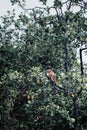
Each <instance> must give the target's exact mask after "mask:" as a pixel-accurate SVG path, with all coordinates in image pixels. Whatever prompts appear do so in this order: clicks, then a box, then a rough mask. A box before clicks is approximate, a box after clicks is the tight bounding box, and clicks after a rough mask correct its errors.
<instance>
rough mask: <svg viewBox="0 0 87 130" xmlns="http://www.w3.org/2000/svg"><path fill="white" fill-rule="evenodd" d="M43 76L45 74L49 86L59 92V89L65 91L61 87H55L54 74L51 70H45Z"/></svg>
mask: <svg viewBox="0 0 87 130" xmlns="http://www.w3.org/2000/svg"><path fill="white" fill-rule="evenodd" d="M45 74H46V77H47V78H48V79H49V80H50V82H51V85H52V86H53V87H54V88H56V89H57V90H59V89H62V90H65V88H63V87H62V86H59V85H57V79H56V74H55V73H54V71H53V70H51V69H48V70H46V72H45Z"/></svg>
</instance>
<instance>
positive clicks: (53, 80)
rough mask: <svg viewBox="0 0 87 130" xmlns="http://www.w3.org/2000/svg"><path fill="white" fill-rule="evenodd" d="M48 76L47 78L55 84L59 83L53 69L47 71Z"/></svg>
mask: <svg viewBox="0 0 87 130" xmlns="http://www.w3.org/2000/svg"><path fill="white" fill-rule="evenodd" d="M46 76H47V78H49V79H50V80H51V81H52V82H54V83H55V84H56V83H57V80H56V74H55V73H54V72H53V71H52V70H51V69H48V70H47V71H46Z"/></svg>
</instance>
